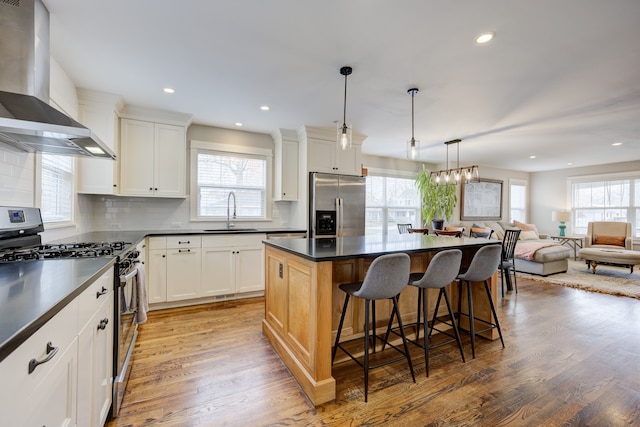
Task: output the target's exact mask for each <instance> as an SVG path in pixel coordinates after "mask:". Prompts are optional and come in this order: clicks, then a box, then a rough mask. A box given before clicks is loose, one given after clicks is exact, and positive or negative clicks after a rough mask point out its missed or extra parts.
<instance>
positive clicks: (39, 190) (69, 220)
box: [34, 153, 77, 229]
mask: <svg viewBox="0 0 640 427" xmlns="http://www.w3.org/2000/svg"><path fill="white" fill-rule="evenodd" d="M43 154H44V153H37V155H36V156H35V159H36V177H35V178H36V179H35V191H34V196H35V200H34V205H35V206H37V207H38V208H40V209H41V210H42V209H43V203H42V195H43V193H44V192H43V187H42V186H43V178H42V170H43V169H42V168H43V161H42V155H43ZM48 155H55V154H48ZM57 156H59V157H65V158H69V159H70V160H71V173H70V174H69V175H68V180H67V183H68V184H69V189H70V192H69V194H68V195H67V196H68V197H69V198H70V207H69V209H70V211H69V215H68V217H65V218H61V219H59V220H54V221H51V220H46V219H45V215H46V213H43V215H42V216H43V218H42V220H43V223H44V224H46V225H47V227H46V228H47V229H51V228H61V227H68V226H72V225H74V224H75V205H76V182H75V181H76V180H75V177H76V169H77V168H76V162H75V158H73V157H69V156H63V155H57ZM62 197H64V195H62Z"/></svg>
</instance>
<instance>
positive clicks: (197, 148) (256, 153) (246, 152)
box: [189, 140, 273, 222]
mask: <svg viewBox="0 0 640 427" xmlns="http://www.w3.org/2000/svg"><path fill="white" fill-rule="evenodd" d="M200 153H203V154H220V155H236V156H239V157H248V158H249V157H252V158H260V159H263V160H266V162H267V176H266V183H265V184H266V187H265V192H266V193H265V216H264V217H263V218H236V219H235V220H234V222H243V221H247V222H249V221H250V222H261V221H271V218H272V214H271V211H272V200H273V198H272V174H273V150H270V149H266V148H259V147H250V146H238V145H231V144H223V143H217V142H207V141H196V140H192V141H191V142H190V161H189V167H190V180H189V181H190V193H191V195H190V207H191V208H190V211H191V213H190V216H191V218H190V221H208V222H223V221H226V220H227V217H226V215H225V216H215V217H213V216H206V217H205V216H199V215H198V154H200Z"/></svg>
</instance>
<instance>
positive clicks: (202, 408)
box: [107, 279, 640, 427]
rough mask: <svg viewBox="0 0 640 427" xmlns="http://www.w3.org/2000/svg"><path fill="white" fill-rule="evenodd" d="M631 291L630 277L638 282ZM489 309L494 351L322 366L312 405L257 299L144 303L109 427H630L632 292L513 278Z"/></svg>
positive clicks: (638, 382)
mask: <svg viewBox="0 0 640 427" xmlns="http://www.w3.org/2000/svg"><path fill="white" fill-rule="evenodd" d="M639 286H640V284H639ZM518 287H519V293H518V294H517V295H516V294H513V293H510V294H509V295H507V296H506V297H505V298H504V299H502V300H501V302H500V304H499V307H498V310H499V316H500V322H501V325H502V329H503V334H504V338H505V344H506V348H505V349H503V348H502V347H501V346H500V342H499V341H488V340H484V339H478V340H477V341H476V351H477V357H476V359H471V347H470V340H469V337H468V336H465V335H463V344H464V345H465V355H466V357H467V362H466V363H462V361H461V359H460V354H459V352H458V349H457V346H456V345H455V344H451V345H447V346H443V347H439V348H437V349H434V350H432V351H430V353H429V356H430V365H429V366H430V376H429V378H426V377H425V370H424V368H425V366H424V357H423V354H422V350H421V349H420V348H418V347H416V346H411V349H412V358H413V360H414V365H415V368H416V380H417V384H414V383H413V382H412V381H411V377H410V375H409V370H408V367H407V365H406V363H405V362H398V363H396V364H392V365H389V366H386V367H383V368H379V369H377V370H374V371H371V373H370V384H369V402H368V403H364V398H363V379H362V371H361V369H360V368H359V367H358V366H357V365H356V364H355V363H353V362H345V363H341V364H339V365H336V366H334V370H333V376H334V377H335V378H336V381H337V384H338V386H337V398H336V400H335V401H334V402H330V403H327V404H324V405H321V406H318V407H314V406H313V405H312V404H311V403H310V402H309V400H308V399H307V398H306V397H305V395H304V394H303V393H302V391H301V390H300V389H299V387H298V385H297V383H296V382H295V381H294V379H293V377H292V376H291V375H290V374H289V372H288V371H287V369H286V368H285V367H284V365H283V364H282V363H281V362H280V359H279V358H278V356H277V355H276V354H275V352H274V351H273V350H272V349H271V347H270V345H269V343H268V342H267V340H266V339H265V338H264V336H263V335H262V332H261V323H260V322H261V320H262V318H263V316H264V300H263V299H262V298H255V299H249V300H242V301H235V302H224V303H216V304H208V305H201V306H195V307H188V308H181V309H170V310H163V311H155V312H151V313H150V314H149V320H148V321H147V323H145V324H144V325H142V326H141V327H140V335H139V337H138V344H137V346H136V351H135V362H134V367H133V371H132V374H131V378H130V381H129V387H128V389H127V393H126V395H125V398H124V402H123V407H122V410H121V413H120V417H118V418H116V419H115V420H112V421H110V422H109V423H108V424H107V426H108V427H116V426H146V425H162V426H345V425H348V426H357V425H367V426H375V425H390V426H640V300H636V299H632V298H624V297H616V296H610V295H603V294H598V293H592V292H586V291H581V290H577V289H571V288H566V287H562V286H557V285H550V284H546V283H541V282H534V281H528V280H526V279H521V280H518Z"/></svg>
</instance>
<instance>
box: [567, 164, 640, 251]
mask: <svg viewBox="0 0 640 427" xmlns="http://www.w3.org/2000/svg"><path fill="white" fill-rule="evenodd" d="M620 180H628V181H630V186H629V206H626V207H617V208H616V207H609V208H611V209H626V210H627V221H626V222H630V223H631V224H632V237H633V239H634V241H637V240H638V239H639V238H640V224H638V221H637V218H640V213H639V211H640V200H635V193H636V190H635V185H636V181H639V180H640V172H620V173H609V174H601V175H584V176H570V177H569V178H568V179H567V182H568V191H567V199H568V205H569V206H571V217H572V223H573V224H575V216H576V208H575V207H574V205H573V186H574V184H584V183H590V182H606V181H620ZM638 185H640V181H639V182H638ZM574 229H575V227H574Z"/></svg>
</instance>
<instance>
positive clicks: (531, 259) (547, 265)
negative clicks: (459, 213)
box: [450, 221, 571, 276]
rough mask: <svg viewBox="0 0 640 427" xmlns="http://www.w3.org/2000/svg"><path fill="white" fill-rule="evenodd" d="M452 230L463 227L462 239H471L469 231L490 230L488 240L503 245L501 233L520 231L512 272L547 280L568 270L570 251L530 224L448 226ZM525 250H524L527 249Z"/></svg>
mask: <svg viewBox="0 0 640 427" xmlns="http://www.w3.org/2000/svg"><path fill="white" fill-rule="evenodd" d="M450 225H451V226H454V227H464V229H465V232H464V233H463V237H475V236H471V230H472V229H477V228H490V229H492V230H493V233H490V237H489V238H491V239H497V240H500V241H502V238H503V237H504V231H505V230H507V229H509V228H519V229H520V230H521V232H520V240H519V241H518V244H516V257H515V269H516V271H519V272H522V273H529V274H536V275H540V276H548V275H550V274H555V273H564V272H566V271H567V270H568V268H569V261H568V260H569V257H570V256H571V249H569V248H568V247H566V246H562V245H561V244H560V243H558V242H556V241H552V240H550V239H548V238H547V235H546V234H540V233H539V232H538V230H537V228H536V227H535V225H533V224H524V223H520V222H517V221H515V222H514V223H508V222H505V221H473V222H471V221H461V222H457V223H454V224H450ZM527 246H528V247H529V249H528V250H525V249H526V247H527Z"/></svg>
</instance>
